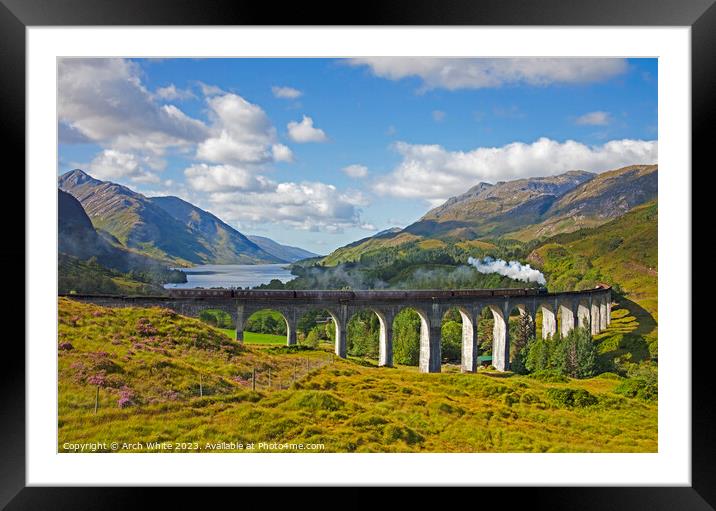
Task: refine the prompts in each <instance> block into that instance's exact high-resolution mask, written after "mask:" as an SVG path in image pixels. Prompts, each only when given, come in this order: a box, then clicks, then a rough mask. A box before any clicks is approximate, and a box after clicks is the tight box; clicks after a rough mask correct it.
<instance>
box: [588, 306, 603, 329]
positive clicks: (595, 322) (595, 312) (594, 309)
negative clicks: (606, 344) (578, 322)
mask: <svg viewBox="0 0 716 511" xmlns="http://www.w3.org/2000/svg"><path fill="white" fill-rule="evenodd" d="M589 324H590V325H591V331H592V335H597V334H598V333H599V332H600V331H601V329H600V325H601V320H600V319H599V302H598V301H597V300H596V299H593V300H592V305H591V316H590V323H589Z"/></svg>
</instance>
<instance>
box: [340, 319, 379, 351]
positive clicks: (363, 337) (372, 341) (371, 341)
mask: <svg viewBox="0 0 716 511" xmlns="http://www.w3.org/2000/svg"><path fill="white" fill-rule="evenodd" d="M347 335H348V339H347V343H346V348H347V351H348V353H349V354H350V355H354V356H357V357H371V358H377V357H378V335H379V323H378V316H376V314H375V313H374V312H372V311H361V312H358V313H356V314H355V315H354V316H353V317H352V318H351V320H350V321H349V322H348V328H347Z"/></svg>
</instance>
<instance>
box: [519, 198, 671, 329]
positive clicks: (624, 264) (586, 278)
mask: <svg viewBox="0 0 716 511" xmlns="http://www.w3.org/2000/svg"><path fill="white" fill-rule="evenodd" d="M527 259H528V261H530V262H531V263H533V264H534V265H536V266H537V267H538V268H540V269H541V270H542V271H543V272H544V273H545V274H546V275H547V282H548V285H549V287H550V289H551V290H552V291H564V290H571V289H586V288H589V287H593V286H594V285H596V284H597V283H599V282H605V283H608V284H611V285H613V286H615V287H616V289H617V290H618V291H621V292H623V293H624V294H625V295H626V296H627V297H628V298H629V299H631V300H633V301H635V302H636V303H638V304H639V305H640V306H642V307H644V308H645V309H646V310H647V311H649V313H650V314H652V315H653V316H654V318H656V317H657V277H658V207H657V202H656V201H653V202H650V203H648V204H645V205H643V206H639V207H637V208H634V209H633V210H632V211H630V212H628V213H626V214H625V215H623V216H621V217H619V218H617V219H616V220H612V221H611V222H609V223H607V224H604V225H602V226H600V227H597V228H594V229H580V230H579V231H575V232H572V233H569V234H560V235H558V236H555V237H553V238H550V239H548V240H546V241H545V242H544V243H542V244H540V246H538V247H537V248H536V249H534V250H533V251H532V253H530V255H529V257H528V258H527Z"/></svg>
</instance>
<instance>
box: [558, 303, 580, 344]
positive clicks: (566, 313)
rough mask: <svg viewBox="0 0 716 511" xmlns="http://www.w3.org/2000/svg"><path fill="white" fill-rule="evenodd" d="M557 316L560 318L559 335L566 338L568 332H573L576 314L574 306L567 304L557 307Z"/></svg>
mask: <svg viewBox="0 0 716 511" xmlns="http://www.w3.org/2000/svg"><path fill="white" fill-rule="evenodd" d="M559 314H560V316H561V318H560V319H561V320H562V328H561V331H560V334H561V335H562V337H567V335H568V334H569V332H571V331H572V330H574V324H575V320H576V316H577V312H576V311H575V307H574V305H573V304H571V303H569V304H566V305H560V306H559Z"/></svg>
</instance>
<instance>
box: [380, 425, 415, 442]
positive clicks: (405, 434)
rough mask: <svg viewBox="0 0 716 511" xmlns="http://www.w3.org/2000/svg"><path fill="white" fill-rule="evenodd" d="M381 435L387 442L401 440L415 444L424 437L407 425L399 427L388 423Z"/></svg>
mask: <svg viewBox="0 0 716 511" xmlns="http://www.w3.org/2000/svg"><path fill="white" fill-rule="evenodd" d="M383 437H384V438H385V440H386V441H388V442H395V441H396V440H403V441H404V442H405V443H406V444H408V445H413V444H417V443H419V442H422V441H423V440H424V439H423V437H422V435H420V434H419V433H417V432H416V431H414V430H412V429H410V428H408V427H400V426H397V425H395V424H388V425H387V426H386V427H385V429H384V430H383Z"/></svg>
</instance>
